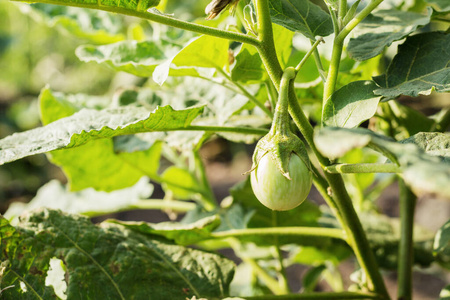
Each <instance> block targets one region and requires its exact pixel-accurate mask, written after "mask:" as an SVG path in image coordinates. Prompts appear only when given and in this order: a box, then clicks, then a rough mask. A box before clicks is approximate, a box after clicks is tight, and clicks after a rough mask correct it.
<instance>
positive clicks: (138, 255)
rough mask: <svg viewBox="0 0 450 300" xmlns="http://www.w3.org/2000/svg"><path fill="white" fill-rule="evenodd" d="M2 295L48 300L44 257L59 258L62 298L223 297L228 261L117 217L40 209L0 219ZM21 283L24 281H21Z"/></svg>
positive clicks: (49, 292) (229, 273)
mask: <svg viewBox="0 0 450 300" xmlns="http://www.w3.org/2000/svg"><path fill="white" fill-rule="evenodd" d="M0 240H1V243H0V252H1V253H2V262H3V265H5V266H6V267H5V269H4V271H3V277H2V286H10V285H13V287H12V288H9V289H6V290H4V291H3V294H2V296H3V297H4V298H5V299H32V298H33V299H34V298H37V299H50V298H52V297H55V295H54V291H53V288H52V287H49V286H46V285H45V278H46V276H47V274H48V270H49V263H50V259H51V258H53V257H57V258H59V259H61V260H62V262H63V263H64V264H65V268H66V274H65V279H66V281H67V291H66V295H67V299H68V300H71V299H72V300H75V299H146V298H148V295H152V299H153V298H154V299H185V298H192V297H194V296H195V297H211V298H212V297H217V298H223V297H224V296H225V295H226V294H227V293H228V286H229V284H230V282H231V279H232V276H233V272H234V264H233V263H232V262H231V261H229V260H227V259H225V258H222V257H220V256H218V255H216V254H212V253H207V252H203V251H200V250H195V249H190V248H185V247H182V246H179V245H174V244H172V243H171V242H169V241H168V240H166V239H164V238H162V237H158V236H154V235H146V234H141V233H138V232H136V231H132V230H130V229H127V228H126V227H124V226H121V225H119V224H112V223H101V224H99V225H94V224H92V222H91V221H90V220H89V219H88V218H86V217H81V216H76V215H68V214H65V213H61V212H60V211H55V210H47V209H42V210H38V211H35V212H34V213H31V214H27V215H25V216H23V217H22V219H21V220H20V223H19V224H18V226H16V227H15V228H14V227H12V226H11V225H9V224H8V222H7V221H6V220H5V219H4V218H0ZM19 282H22V283H23V284H19Z"/></svg>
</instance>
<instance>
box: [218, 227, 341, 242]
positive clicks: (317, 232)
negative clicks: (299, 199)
mask: <svg viewBox="0 0 450 300" xmlns="http://www.w3.org/2000/svg"><path fill="white" fill-rule="evenodd" d="M255 235H271V236H279V235H281V236H286V235H291V236H314V237H326V238H334V239H341V240H345V236H344V233H343V231H342V229H336V228H322V227H264V228H246V229H232V230H227V231H219V232H213V233H211V237H212V238H217V239H219V238H220V239H224V238H228V237H244V236H255Z"/></svg>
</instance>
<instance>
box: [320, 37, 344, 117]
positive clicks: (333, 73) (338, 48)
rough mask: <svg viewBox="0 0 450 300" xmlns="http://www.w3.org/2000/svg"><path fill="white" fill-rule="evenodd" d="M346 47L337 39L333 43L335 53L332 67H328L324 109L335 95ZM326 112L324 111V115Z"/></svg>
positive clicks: (332, 56)
mask: <svg viewBox="0 0 450 300" xmlns="http://www.w3.org/2000/svg"><path fill="white" fill-rule="evenodd" d="M343 47H344V40H342V41H339V40H337V38H335V39H334V43H333V51H332V54H331V61H330V66H329V67H328V76H327V79H326V82H325V87H324V91H323V102H322V103H323V104H322V107H325V104H326V103H327V101H328V98H330V97H331V95H332V94H333V93H334V90H335V89H336V82H337V78H338V74H339V65H340V62H341V56H342V49H343ZM324 111H325V110H324V109H323V110H322V113H323V112H324Z"/></svg>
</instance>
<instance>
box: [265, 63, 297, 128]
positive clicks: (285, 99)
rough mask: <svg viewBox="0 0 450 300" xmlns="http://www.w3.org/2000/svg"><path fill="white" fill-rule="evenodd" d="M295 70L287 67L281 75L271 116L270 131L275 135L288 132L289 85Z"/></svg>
mask: <svg viewBox="0 0 450 300" xmlns="http://www.w3.org/2000/svg"><path fill="white" fill-rule="evenodd" d="M295 75H296V72H295V69H294V68H292V67H289V68H287V69H286V70H285V71H284V72H283V76H282V77H281V83H280V88H279V91H280V92H279V94H278V101H277V106H276V107H275V114H274V117H273V123H272V128H271V129H270V133H271V134H273V135H275V134H277V133H281V134H283V135H288V133H289V111H288V106H289V87H290V86H291V85H292V84H291V83H292V82H291V81H292V79H294V78H295Z"/></svg>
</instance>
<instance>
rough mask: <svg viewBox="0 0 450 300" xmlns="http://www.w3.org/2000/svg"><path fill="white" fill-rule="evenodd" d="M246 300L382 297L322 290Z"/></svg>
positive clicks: (316, 299)
mask: <svg viewBox="0 0 450 300" xmlns="http://www.w3.org/2000/svg"><path fill="white" fill-rule="evenodd" d="M245 299H247V300H285V299H286V300H288V299H289V300H291V299H292V300H295V299H300V300H327V299H330V300H353V299H361V300H367V299H382V298H381V297H380V296H379V295H376V294H369V293H358V292H340V293H334V292H328V293H327V292H322V293H301V294H289V295H280V296H276V295H264V296H253V297H245Z"/></svg>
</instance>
